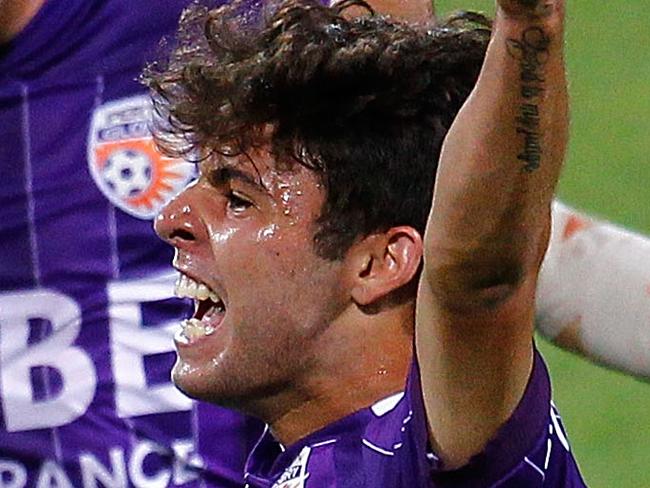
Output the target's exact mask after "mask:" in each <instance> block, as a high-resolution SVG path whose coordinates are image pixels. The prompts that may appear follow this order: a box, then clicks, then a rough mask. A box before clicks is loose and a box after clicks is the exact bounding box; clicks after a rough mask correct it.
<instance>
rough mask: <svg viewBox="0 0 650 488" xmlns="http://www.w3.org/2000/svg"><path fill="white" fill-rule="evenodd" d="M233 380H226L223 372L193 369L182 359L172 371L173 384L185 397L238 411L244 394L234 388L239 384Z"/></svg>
mask: <svg viewBox="0 0 650 488" xmlns="http://www.w3.org/2000/svg"><path fill="white" fill-rule="evenodd" d="M233 380H234V378H226V376H225V375H224V372H223V371H216V370H215V369H214V368H212V369H210V370H209V371H207V370H206V369H204V368H197V367H193V366H190V365H189V364H187V363H185V362H183V361H182V360H181V359H180V358H177V360H176V364H175V365H174V368H173V369H172V382H173V383H174V385H175V386H176V388H178V389H179V390H180V391H181V392H182V393H183V394H184V395H186V396H188V397H190V398H192V399H194V400H199V401H202V402H207V403H212V404H214V405H219V406H222V407H229V408H235V409H237V406H238V404H239V399H241V397H242V394H244V392H242V391H240V389H239V388H236V387H234V385H236V384H237V382H236V381H233Z"/></svg>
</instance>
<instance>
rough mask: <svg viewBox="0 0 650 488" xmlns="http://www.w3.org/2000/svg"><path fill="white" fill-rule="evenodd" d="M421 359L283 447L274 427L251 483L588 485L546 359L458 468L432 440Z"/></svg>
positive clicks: (259, 450)
mask: <svg viewBox="0 0 650 488" xmlns="http://www.w3.org/2000/svg"><path fill="white" fill-rule="evenodd" d="M426 425H427V421H426V418H425V412H424V405H423V403H422V394H421V388H420V380H419V373H418V369H417V367H414V368H412V371H411V374H410V376H409V379H408V383H407V387H406V391H405V392H404V393H400V394H397V395H393V396H391V397H388V398H386V399H384V400H382V401H380V402H378V403H376V404H374V405H373V406H371V407H370V408H366V409H364V410H360V411H358V412H356V413H354V414H352V415H350V416H348V417H345V418H343V419H341V420H339V421H337V422H334V423H333V424H330V425H329V426H327V427H325V428H324V429H322V430H320V431H318V432H315V433H313V434H311V435H309V436H308V437H306V438H305V439H303V440H302V441H300V442H298V443H296V444H295V445H292V446H290V447H288V448H286V449H285V448H284V447H283V446H281V445H280V444H279V443H278V442H277V441H275V440H274V439H273V437H272V436H271V434H270V433H269V432H265V434H264V436H263V437H262V439H261V440H260V442H259V443H258V445H257V446H256V447H255V449H254V451H253V453H252V454H251V456H250V458H249V460H248V462H247V467H246V471H247V472H246V481H247V483H248V485H247V486H249V487H250V488H333V487H336V488H343V487H345V488H348V487H349V488H353V487H355V488H359V487H373V488H383V487H386V488H388V487H390V488H405V487H409V488H411V487H413V488H443V487H445V488H446V487H450V488H451V487H453V488H461V487H462V488H465V487H466V488H470V487H471V488H479V487H497V486H498V487H499V488H534V487H549V488H550V487H584V486H585V484H584V482H583V481H582V478H581V476H580V473H579V471H578V468H577V466H576V463H575V461H574V459H573V456H572V454H571V452H570V448H569V443H568V441H567V438H566V434H565V433H564V429H563V427H562V423H561V421H560V417H559V414H558V413H557V410H556V408H555V406H554V405H553V404H552V403H551V398H550V381H549V377H548V372H547V370H546V367H545V365H544V362H543V360H542V358H541V356H539V354H536V355H535V364H534V366H533V372H532V374H531V378H530V380H529V383H528V386H527V388H526V392H525V393H524V397H523V398H522V400H521V402H520V404H519V406H518V407H517V408H516V409H515V412H514V413H513V415H512V416H511V418H510V419H509V420H508V422H507V423H506V424H505V425H504V426H503V427H502V428H501V429H500V430H499V432H498V433H497V435H496V436H495V437H494V438H493V439H492V440H491V441H490V443H489V444H488V445H487V447H486V448H485V450H484V451H483V452H482V453H480V454H479V455H477V456H475V457H474V458H472V460H471V461H470V463H469V464H468V465H467V466H465V467H463V468H461V469H459V470H456V471H444V470H442V469H441V465H440V462H439V461H438V459H437V457H436V455H435V453H433V452H432V451H431V449H430V447H429V441H428V433H427V427H426Z"/></svg>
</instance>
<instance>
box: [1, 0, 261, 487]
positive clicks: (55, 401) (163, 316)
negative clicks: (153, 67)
mask: <svg viewBox="0 0 650 488" xmlns="http://www.w3.org/2000/svg"><path fill="white" fill-rule="evenodd" d="M186 3H187V1H186V0H164V1H155V0H138V1H132V0H49V1H47V2H46V4H45V6H44V7H43V8H42V9H41V11H40V12H39V13H38V14H37V16H36V17H35V19H34V20H33V21H32V22H31V23H30V24H29V25H28V26H27V28H26V29H25V30H24V31H23V32H22V33H21V34H20V35H19V36H18V37H17V38H15V39H14V40H13V41H12V42H11V43H10V44H8V45H5V46H1V47H0V141H1V142H0V243H1V247H2V258H1V259H0V485H2V486H11V487H17V488H20V487H33V486H59V487H90V486H92V487H95V486H107V487H108V486H120V487H123V486H136V485H137V486H148V487H165V486H187V487H191V486H197V487H198V486H201V487H211V486H213V487H238V486H239V487H241V486H242V485H243V479H242V473H243V465H244V461H245V457H246V454H247V453H248V452H249V451H250V449H251V447H252V445H253V443H254V442H255V440H256V439H257V438H258V437H259V433H260V432H261V425H260V424H259V423H257V422H255V421H253V420H249V419H246V418H244V417H242V416H240V415H236V414H234V413H232V412H229V411H226V410H223V409H218V408H214V407H210V406H205V405H200V406H198V405H197V404H194V403H192V402H190V401H189V400H187V399H186V398H184V397H182V396H181V395H180V394H179V393H178V392H176V391H175V390H174V389H173V386H172V385H171V382H170V380H169V368H170V364H171V361H172V356H171V355H173V353H172V351H173V344H172V341H171V333H172V328H173V326H174V324H175V323H177V322H178V321H179V318H180V317H182V316H186V315H187V313H188V306H187V304H185V303H183V302H181V301H178V300H176V299H171V298H170V297H171V291H172V284H173V280H174V277H173V276H172V275H171V273H170V272H171V268H170V262H171V258H172V250H171V248H169V246H167V245H166V244H164V243H162V242H161V241H160V240H159V239H158V238H157V237H156V236H155V235H154V233H153V230H152V223H151V220H150V218H136V217H133V216H131V215H130V214H127V213H126V212H125V211H123V210H121V209H120V208H117V207H116V206H114V205H113V204H111V202H110V201H109V199H108V197H107V196H106V191H105V189H104V190H102V189H101V188H100V187H99V186H98V183H97V182H96V181H95V180H94V179H93V176H92V174H91V173H92V164H91V161H90V159H89V157H88V154H91V153H92V151H93V147H90V146H91V143H90V141H91V136H90V134H91V132H92V131H91V120H92V119H93V116H94V114H95V113H97V111H98V110H100V109H102V107H106V106H108V104H110V103H118V104H121V103H123V102H124V100H130V99H131V98H130V97H133V96H134V95H144V94H145V91H144V89H143V87H141V86H140V85H139V84H138V83H137V82H136V81H135V80H136V78H137V76H138V75H139V73H140V71H141V69H142V66H143V64H144V62H145V59H152V58H153V57H154V56H155V55H156V51H157V49H158V47H157V46H158V41H159V39H160V38H161V37H162V36H163V35H167V34H171V33H173V31H174V30H175V26H176V23H177V19H178V16H179V14H180V12H181V9H182V8H183V6H184V5H185V4H186ZM138 100H145V98H144V97H142V98H141V99H138ZM124 113H126V112H124ZM145 139H146V138H145ZM127 145H128V144H127ZM165 392H169V394H168V393H165Z"/></svg>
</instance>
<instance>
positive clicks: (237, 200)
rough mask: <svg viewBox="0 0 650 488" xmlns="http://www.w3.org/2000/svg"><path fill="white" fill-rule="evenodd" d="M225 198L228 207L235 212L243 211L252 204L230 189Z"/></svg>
mask: <svg viewBox="0 0 650 488" xmlns="http://www.w3.org/2000/svg"><path fill="white" fill-rule="evenodd" d="M226 199H227V201H228V204H227V205H228V209H229V210H232V211H233V212H235V213H242V212H245V211H246V210H248V209H249V208H251V207H253V206H254V205H253V202H251V201H250V200H248V199H247V198H245V197H243V196H242V195H239V194H237V193H235V192H234V191H232V190H230V191H228V193H226Z"/></svg>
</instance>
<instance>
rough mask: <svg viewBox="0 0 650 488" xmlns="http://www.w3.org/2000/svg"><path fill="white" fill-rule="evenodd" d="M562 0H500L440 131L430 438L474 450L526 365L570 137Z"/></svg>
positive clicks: (427, 362) (429, 349)
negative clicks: (458, 105)
mask: <svg viewBox="0 0 650 488" xmlns="http://www.w3.org/2000/svg"><path fill="white" fill-rule="evenodd" d="M563 18H564V2H563V1H562V0H555V1H543V2H542V1H530V0H519V1H516V0H508V1H507V0H499V1H498V8H497V14H496V21H495V26H494V32H493V36H492V40H491V42H490V46H489V48H488V52H487V55H486V60H485V63H484V66H483V69H482V72H481V75H480V78H479V81H478V83H477V86H476V88H475V90H474V92H473V93H472V95H471V96H470V98H469V99H468V101H467V103H466V104H465V105H464V107H463V109H462V110H461V112H460V113H459V115H458V117H457V119H456V121H455V122H454V124H453V126H452V128H451V129H450V132H449V134H448V136H447V139H446V141H445V144H444V147H443V151H442V156H441V162H440V167H439V170H438V176H437V182H436V188H435V192H434V198H433V209H432V212H431V215H430V218H429V223H428V227H427V232H426V236H425V263H424V271H423V274H422V278H421V282H420V290H419V294H418V304H417V320H416V352H417V357H418V361H419V365H420V369H421V379H422V388H423V394H424V401H425V407H426V410H427V416H428V419H429V423H430V427H431V432H432V442H433V444H434V447H435V449H436V450H437V452H438V453H439V454H440V455H441V456H442V458H443V460H444V461H445V463H446V465H447V466H448V467H455V466H459V465H462V464H464V463H465V462H467V461H468V459H469V458H470V457H471V456H472V455H473V454H475V453H477V452H479V451H480V450H481V449H482V448H483V447H484V446H485V444H486V443H487V441H488V440H489V439H490V438H491V437H492V436H493V435H494V434H495V432H496V431H497V429H498V428H499V427H500V426H501V425H502V424H503V423H504V422H505V421H506V420H507V419H508V417H509V416H510V415H511V413H512V412H513V410H514V408H515V407H516V405H517V404H518V402H519V400H520V399H521V397H522V395H523V392H524V389H525V387H526V384H527V381H528V378H529V375H530V371H531V366H532V358H533V354H532V349H533V346H532V331H533V307H534V294H535V287H536V282H537V275H538V271H539V267H540V263H541V261H542V257H543V254H544V250H545V249H546V246H547V243H548V235H549V231H550V205H551V200H552V197H553V192H554V188H555V184H556V182H557V178H558V175H559V172H560V167H561V163H562V160H563V157H564V152H565V146H566V139H567V96H566V81H565V76H564V62H563V56H562V44H563Z"/></svg>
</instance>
